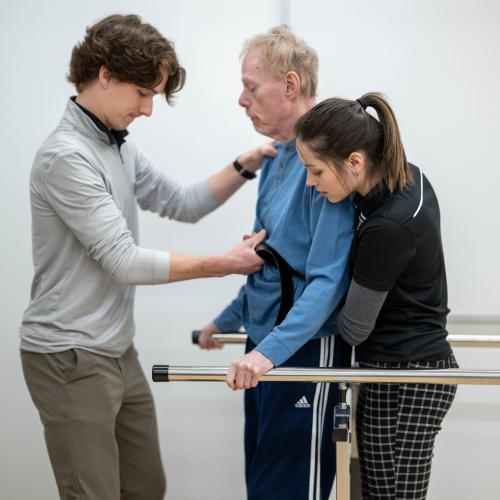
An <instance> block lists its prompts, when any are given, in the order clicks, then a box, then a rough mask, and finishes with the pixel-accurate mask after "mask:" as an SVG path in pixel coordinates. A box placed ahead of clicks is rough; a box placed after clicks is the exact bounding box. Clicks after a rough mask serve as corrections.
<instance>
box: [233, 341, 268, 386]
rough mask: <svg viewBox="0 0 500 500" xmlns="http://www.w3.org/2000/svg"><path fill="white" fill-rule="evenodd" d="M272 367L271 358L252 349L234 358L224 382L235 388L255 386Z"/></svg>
mask: <svg viewBox="0 0 500 500" xmlns="http://www.w3.org/2000/svg"><path fill="white" fill-rule="evenodd" d="M272 368H273V363H272V361H271V360H269V359H268V358H266V357H265V356H264V355H263V354H261V353H260V352H259V351H256V350H253V351H250V352H249V353H248V354H245V355H243V356H239V357H238V358H236V359H234V360H233V361H232V363H231V365H230V366H229V371H228V372H227V375H226V384H227V385H228V386H229V387H230V388H231V389H233V391H235V390H236V389H251V388H252V387H255V386H256V385H257V384H258V383H259V380H260V377H262V375H264V373H267V372H268V371H269V370H271V369H272Z"/></svg>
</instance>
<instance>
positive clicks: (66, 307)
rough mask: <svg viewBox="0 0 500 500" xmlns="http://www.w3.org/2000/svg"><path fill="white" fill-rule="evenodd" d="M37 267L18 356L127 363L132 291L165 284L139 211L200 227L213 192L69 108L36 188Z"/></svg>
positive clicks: (42, 157) (164, 265)
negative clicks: (142, 232) (75, 351)
mask: <svg viewBox="0 0 500 500" xmlns="http://www.w3.org/2000/svg"><path fill="white" fill-rule="evenodd" d="M30 198H31V213H32V238H33V263H34V267H35V274H34V278H33V283H32V287H31V300H30V303H29V306H28V308H27V309H26V311H25V313H24V316H23V320H22V325H21V329H20V335H21V349H23V350H27V351H32V352H41V353H50V352H58V351H64V350H67V349H72V348H81V349H86V350H88V351H92V352H94V353H96V354H102V355H104V356H112V357H118V356H121V355H122V354H123V353H124V352H125V351H126V350H127V348H128V347H129V346H130V344H131V343H132V339H133V336H134V318H133V305H134V292H135V285H141V284H145V285H154V284H159V283H167V282H168V277H169V261H170V255H169V253H168V252H162V251H157V250H150V249H146V248H142V247H140V246H138V241H139V239H138V219H137V203H138V204H139V205H140V207H141V208H142V209H144V210H150V211H152V212H157V213H158V214H159V215H160V216H162V217H165V216H166V217H170V218H172V219H176V220H179V221H185V222H195V221H197V220H198V219H200V218H201V217H203V216H204V215H206V214H207V213H209V212H211V211H212V210H214V209H215V208H216V207H217V206H218V205H219V203H218V202H217V201H216V200H215V199H214V197H213V196H212V194H211V192H210V190H209V187H208V182H207V181H206V180H205V181H203V182H200V183H197V184H194V185H192V186H189V187H184V186H181V185H179V184H177V183H175V182H173V181H172V180H171V179H169V178H167V177H166V176H165V175H163V174H162V173H161V172H159V171H158V170H155V169H154V168H153V167H152V165H151V164H150V163H149V162H148V161H147V160H146V159H145V158H144V157H143V156H142V155H141V154H140V153H139V152H138V151H137V149H136V148H135V147H134V146H133V145H132V144H130V142H128V141H127V142H124V143H123V144H122V145H121V146H119V145H118V144H117V143H116V141H113V140H112V137H111V136H110V134H107V133H106V132H105V131H103V130H101V129H100V128H99V127H98V126H97V125H96V123H94V121H93V120H92V119H91V118H90V116H88V115H87V114H86V113H85V112H84V111H83V110H82V109H81V108H80V107H79V106H78V105H77V104H75V103H74V102H73V101H72V100H71V99H70V100H69V101H68V104H67V106H66V110H65V112H64V115H63V117H62V120H61V122H60V123H59V125H58V127H57V128H56V129H55V130H54V131H53V132H52V134H51V135H50V136H49V137H48V138H47V140H46V141H45V142H44V143H43V144H42V146H41V147H40V149H39V150H38V152H37V154H36V156H35V159H34V162H33V167H32V172H31V180H30Z"/></svg>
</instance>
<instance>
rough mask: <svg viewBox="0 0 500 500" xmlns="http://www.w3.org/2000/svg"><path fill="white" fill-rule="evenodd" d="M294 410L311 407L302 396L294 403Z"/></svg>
mask: <svg viewBox="0 0 500 500" xmlns="http://www.w3.org/2000/svg"><path fill="white" fill-rule="evenodd" d="M295 408H311V405H310V404H309V401H307V398H306V397H305V396H302V397H301V398H300V399H299V400H298V401H297V402H296V403H295Z"/></svg>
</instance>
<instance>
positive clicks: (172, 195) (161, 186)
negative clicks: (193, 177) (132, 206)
mask: <svg viewBox="0 0 500 500" xmlns="http://www.w3.org/2000/svg"><path fill="white" fill-rule="evenodd" d="M135 193H136V196H137V202H138V203H139V206H140V207H141V208H142V209H143V210H150V211H151V212H156V213H158V214H159V215H160V216H161V217H169V218H171V219H175V220H178V221H181V222H196V221H198V220H199V219H201V218H202V217H204V216H205V215H207V214H208V213H210V212H212V211H213V210H215V209H216V208H217V207H218V206H219V205H220V203H219V202H218V201H217V200H216V199H215V198H214V197H213V195H212V193H211V191H210V189H209V187H208V180H204V181H201V182H197V183H195V184H192V185H190V186H182V185H180V184H178V183H177V182H175V181H173V180H172V179H170V178H168V177H167V176H166V175H164V174H163V173H162V172H160V171H159V170H157V169H155V168H154V167H153V166H152V165H151V163H150V162H149V161H148V160H146V159H145V158H144V156H142V154H140V153H137V156H136V161H135Z"/></svg>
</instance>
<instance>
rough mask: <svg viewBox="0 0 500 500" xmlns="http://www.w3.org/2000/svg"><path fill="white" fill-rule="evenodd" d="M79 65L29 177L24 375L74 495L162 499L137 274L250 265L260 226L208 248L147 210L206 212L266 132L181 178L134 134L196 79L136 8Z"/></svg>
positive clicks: (252, 161)
mask: <svg viewBox="0 0 500 500" xmlns="http://www.w3.org/2000/svg"><path fill="white" fill-rule="evenodd" d="M68 79H69V81H70V82H72V83H73V84H74V85H75V87H76V89H77V92H78V95H77V96H76V97H72V98H70V99H69V100H68V103H67V106H66V109H65V111H64V114H63V117H62V120H61V122H60V123H59V125H58V126H57V127H56V129H55V130H54V131H53V132H52V133H51V134H50V136H49V137H48V138H47V139H46V140H45V142H44V143H43V144H42V146H41V147H40V149H39V150H38V152H37V154H36V156H35V159H34V163H33V168H32V175H31V181H30V195H31V209H32V220H33V224H32V233H33V234H32V236H33V260H34V266H35V275H34V279H33V284H32V288H31V301H30V304H29V306H28V308H27V309H26V311H25V313H24V316H23V321H22V326H21V358H22V364H23V370H24V375H25V379H26V382H27V385H28V388H29V391H30V394H31V396H32V399H33V401H34V403H35V405H36V407H37V409H38V411H39V413H40V418H41V420H42V423H43V426H44V430H45V440H46V444H47V448H48V452H49V456H50V460H51V463H52V468H53V471H54V474H55V478H56V481H57V486H58V489H59V494H60V497H61V498H64V499H67V500H69V499H79V500H84V499H93V500H96V499H99V500H117V499H119V498H128V499H132V498H133V499H137V500H139V499H142V500H160V499H162V498H163V496H164V493H165V476H164V473H163V469H162V464H161V458H160V451H159V445H158V434H157V425H156V417H155V411H154V404H153V399H152V395H151V392H150V390H149V387H148V384H147V382H146V379H145V376H144V373H143V372H142V369H141V367H140V365H139V363H138V360H137V352H136V351H135V349H134V346H133V336H134V319H133V302H134V292H135V286H136V285H141V284H148V285H153V284H159V283H169V282H174V281H180V280H185V279H192V278H200V277H208V276H224V275H227V274H231V273H241V274H249V273H252V272H254V271H256V270H258V269H259V268H260V266H261V263H262V261H261V259H260V258H259V257H257V255H256V254H255V252H254V247H255V245H256V244H257V243H259V242H260V241H261V240H262V239H263V236H264V233H263V232H262V233H261V234H259V235H254V236H253V237H252V238H250V239H249V240H246V241H244V242H243V243H241V244H240V245H237V246H236V247H234V248H233V249H232V250H230V251H229V252H225V253H221V254H219V255H215V256H209V257H192V256H186V255H182V254H179V253H173V252H163V251H157V250H151V249H147V248H143V247H141V246H139V244H138V218H137V203H138V204H139V205H140V207H141V208H142V209H144V210H150V211H153V212H157V213H158V214H159V215H160V216H166V217H170V218H173V219H176V220H180V221H186V222H195V221H196V220H198V219H200V218H201V217H203V216H204V215H206V214H207V213H209V212H211V211H212V210H214V209H215V208H217V207H218V206H219V205H220V204H221V203H223V202H224V201H225V200H226V199H227V198H228V197H229V196H231V195H232V194H233V193H234V192H235V191H236V190H237V189H238V188H239V187H240V186H241V185H242V184H243V183H244V182H245V181H246V179H247V178H249V177H252V176H253V172H254V171H255V170H257V169H258V168H259V167H260V163H261V161H262V158H263V155H264V153H270V154H273V151H274V150H273V149H272V148H271V147H270V146H262V147H260V148H257V149H255V150H252V151H250V152H248V153H245V154H243V155H241V156H240V157H239V158H238V160H239V163H237V162H236V167H237V168H235V167H234V166H233V164H230V165H228V166H227V167H225V168H224V169H222V170H221V171H220V172H218V173H216V174H215V175H213V176H211V177H210V178H209V179H208V180H205V181H202V182H199V183H197V184H194V185H192V186H188V187H183V186H180V185H178V184H177V183H175V182H173V181H172V180H171V179H169V178H167V177H166V176H164V175H163V174H162V173H161V172H160V171H158V170H156V169H154V167H153V166H152V165H151V164H150V163H149V162H148V161H147V160H146V158H145V157H144V156H143V155H142V154H141V153H140V152H139V151H137V149H136V148H135V147H134V146H133V145H132V144H131V143H130V142H129V141H128V140H127V139H126V136H127V135H128V132H127V130H126V128H127V127H128V126H129V125H130V124H131V123H132V121H133V120H134V119H136V118H138V117H140V116H150V115H151V113H152V110H153V98H154V96H155V95H158V94H162V95H163V96H164V97H165V98H166V100H167V102H169V103H170V102H171V101H172V99H173V96H174V94H175V93H176V92H178V91H179V90H180V89H181V88H182V86H183V84H184V80H185V71H184V69H183V68H182V66H181V65H180V64H179V62H178V60H177V56H176V53H175V50H174V48H173V45H172V43H171V42H170V41H168V40H167V39H166V38H165V37H163V36H162V35H161V34H160V33H159V32H158V31H157V30H156V29H155V28H154V27H152V26H151V25H149V24H146V23H144V22H142V21H141V19H140V18H139V17H137V16H134V15H128V16H121V15H113V16H109V17H107V18H105V19H103V20H101V21H100V22H98V23H96V24H95V25H94V26H91V27H89V28H88V29H87V32H86V36H85V38H84V40H83V41H82V42H81V43H79V44H77V45H76V46H75V47H74V49H73V53H72V57H71V63H70V71H69V75H68Z"/></svg>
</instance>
